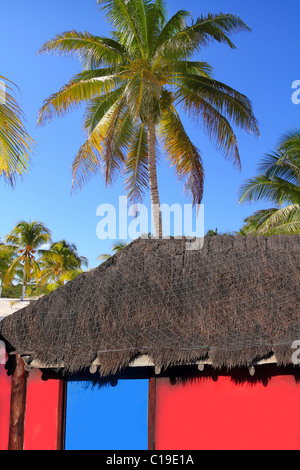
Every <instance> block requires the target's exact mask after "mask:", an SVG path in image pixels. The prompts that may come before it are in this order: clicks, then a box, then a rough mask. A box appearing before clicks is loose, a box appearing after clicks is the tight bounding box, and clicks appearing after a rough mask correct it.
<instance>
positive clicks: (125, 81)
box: [38, 0, 259, 237]
mask: <svg viewBox="0 0 300 470" xmlns="http://www.w3.org/2000/svg"><path fill="white" fill-rule="evenodd" d="M98 4H99V5H100V7H101V9H102V10H104V12H105V14H106V18H107V19H108V21H109V22H110V23H111V24H112V26H113V28H114V32H113V33H112V35H111V37H109V38H107V37H100V36H95V35H92V34H89V33H87V32H83V33H82V32H78V31H69V32H65V33H63V34H59V35H57V36H56V37H55V38H54V39H52V40H50V41H48V42H47V43H46V44H44V46H43V47H42V49H41V52H58V53H60V54H68V55H74V54H77V55H78V56H79V57H80V58H81V60H82V62H83V71H82V72H81V73H79V74H78V75H76V76H74V77H73V78H72V79H71V80H70V82H69V83H67V84H66V85H65V86H64V87H63V88H62V89H61V90H59V91H58V92H57V93H55V94H53V95H52V96H50V97H49V98H48V99H47V100H46V101H45V102H44V104H43V106H42V108H41V110H40V113H39V119H38V124H39V125H43V124H45V123H47V122H48V121H49V120H51V119H52V118H54V117H57V116H62V115H65V114H66V113H67V112H69V111H71V110H73V109H74V108H75V107H76V106H78V105H81V104H86V113H85V116H84V129H85V131H86V133H87V140H86V142H85V143H84V144H83V145H82V147H81V148H80V150H79V152H78V154H77V155H76V158H75V160H74V162H73V187H79V188H81V186H82V185H83V184H84V183H85V182H86V181H87V180H88V179H89V177H90V176H91V175H93V174H97V173H99V172H101V173H103V174H104V176H105V181H106V184H107V185H109V184H111V183H112V181H113V178H114V176H115V175H116V173H118V172H119V171H121V172H122V174H123V175H124V176H125V187H126V191H127V194H128V196H129V198H130V199H131V201H132V202H133V203H134V202H140V201H141V200H142V197H143V195H144V193H145V191H146V190H148V189H149V187H150V193H151V203H152V217H153V219H154V231H155V236H156V237H161V236H162V224H161V211H160V198H159V191H158V182H157V157H158V145H157V143H158V142H159V143H160V144H161V147H162V149H163V150H164V152H165V155H166V158H167V160H168V162H169V164H170V166H171V167H173V168H174V169H175V171H176V174H177V176H178V178H179V179H180V180H184V181H185V189H186V191H187V193H188V194H189V195H190V197H191V198H192V200H193V203H194V204H200V203H201V201H202V197H203V185H204V170H203V163H202V157H201V154H200V151H199V150H198V149H197V147H196V145H195V144H194V143H193V142H192V141H191V140H190V138H189V136H188V134H187V132H186V130H185V127H184V125H183V122H182V120H181V118H180V115H179V111H181V110H183V111H185V112H187V114H188V115H189V116H190V117H192V118H193V119H195V120H196V121H198V122H199V125H200V126H201V129H202V130H204V132H206V133H207V134H208V136H209V137H210V138H211V139H212V140H213V141H214V142H215V143H216V145H217V147H218V149H220V150H222V151H223V152H224V155H225V157H226V158H229V159H232V160H233V162H234V164H235V165H236V166H237V167H240V166H241V160H240V154H239V150H238V143H237V138H236V136H235V133H234V130H233V128H232V124H233V125H236V126H239V127H240V128H242V129H243V130H245V131H247V132H249V133H252V134H255V135H258V134H259V132H258V127H257V122H256V119H255V117H254V114H253V111H252V107H251V103H250V101H249V99H248V98H247V97H246V96H244V95H243V94H241V93H239V92H238V91H236V90H234V89H232V88H231V87H229V86H227V85H225V84H224V83H221V82H220V81H217V80H216V79H214V78H213V76H212V68H211V66H210V65H209V64H208V63H207V62H204V61H201V60H194V56H195V54H197V53H199V52H200V51H201V50H202V49H203V48H204V47H206V46H208V45H209V44H210V43H211V42H213V41H217V42H219V43H225V44H226V45H228V46H229V47H231V48H234V47H235V46H234V44H233V42H232V41H231V39H230V36H231V35H232V34H233V33H237V32H241V31H249V28H248V26H247V25H246V24H245V23H244V22H243V21H242V20H241V18H239V17H237V16H235V15H231V14H223V13H220V14H208V15H207V16H201V17H200V18H198V19H197V21H195V22H194V23H191V22H190V24H188V21H189V20H191V15H190V14H189V13H188V12H187V11H185V10H180V11H178V12H177V13H176V14H175V15H174V16H173V17H171V18H170V19H168V17H167V11H166V2H165V1H164V0H153V1H150V0H98Z"/></svg>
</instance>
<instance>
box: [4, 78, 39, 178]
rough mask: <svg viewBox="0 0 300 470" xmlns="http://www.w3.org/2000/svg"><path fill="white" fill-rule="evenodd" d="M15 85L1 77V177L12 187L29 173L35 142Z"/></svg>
mask: <svg viewBox="0 0 300 470" xmlns="http://www.w3.org/2000/svg"><path fill="white" fill-rule="evenodd" d="M13 88H15V85H14V84H13V83H12V82H11V81H10V80H8V79H7V78H5V77H2V76H0V176H2V177H3V178H4V180H6V181H7V182H8V183H9V184H10V185H11V186H14V183H15V181H16V179H17V177H18V176H21V175H23V174H24V173H26V172H27V171H28V167H29V162H30V154H31V153H32V148H33V145H34V141H33V140H32V138H31V137H30V136H29V134H28V133H27V131H26V129H25V126H24V114H23V112H22V110H21V108H20V106H19V104H18V102H17V101H16V99H15V98H14V96H13V95H12V93H13Z"/></svg>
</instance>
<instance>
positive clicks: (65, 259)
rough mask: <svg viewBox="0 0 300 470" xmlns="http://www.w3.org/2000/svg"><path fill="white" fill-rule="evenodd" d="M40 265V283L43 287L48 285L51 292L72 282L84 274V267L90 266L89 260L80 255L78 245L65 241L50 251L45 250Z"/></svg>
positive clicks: (54, 244)
mask: <svg viewBox="0 0 300 470" xmlns="http://www.w3.org/2000/svg"><path fill="white" fill-rule="evenodd" d="M39 263H40V276H39V280H38V281H39V283H40V284H41V285H42V286H45V285H46V287H47V289H48V290H49V291H52V290H55V289H56V288H57V287H60V286H62V285H64V283H65V282H66V281H72V280H73V279H75V278H76V277H77V276H78V275H79V274H80V273H82V272H83V267H87V266H88V260H87V258H85V257H84V256H79V255H78V252H77V247H76V245H74V244H70V243H68V242H66V241H65V240H62V241H59V242H55V243H53V244H52V245H51V246H50V248H49V250H45V251H44V252H43V253H42V256H41V258H40V260H39Z"/></svg>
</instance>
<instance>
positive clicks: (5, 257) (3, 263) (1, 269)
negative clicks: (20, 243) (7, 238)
mask: <svg viewBox="0 0 300 470" xmlns="http://www.w3.org/2000/svg"><path fill="white" fill-rule="evenodd" d="M15 256H16V250H15V248H14V247H11V246H9V245H5V244H4V243H0V297H1V296H2V288H3V284H4V279H5V275H6V273H7V271H8V268H9V267H10V265H11V264H12V262H13V260H14V258H15Z"/></svg>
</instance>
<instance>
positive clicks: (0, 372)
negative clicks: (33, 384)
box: [0, 364, 11, 450]
mask: <svg viewBox="0 0 300 470" xmlns="http://www.w3.org/2000/svg"><path fill="white" fill-rule="evenodd" d="M10 383H11V379H10V377H8V376H7V373H6V370H5V368H4V365H1V364H0V450H7V446H8V431H9V414H10Z"/></svg>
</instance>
